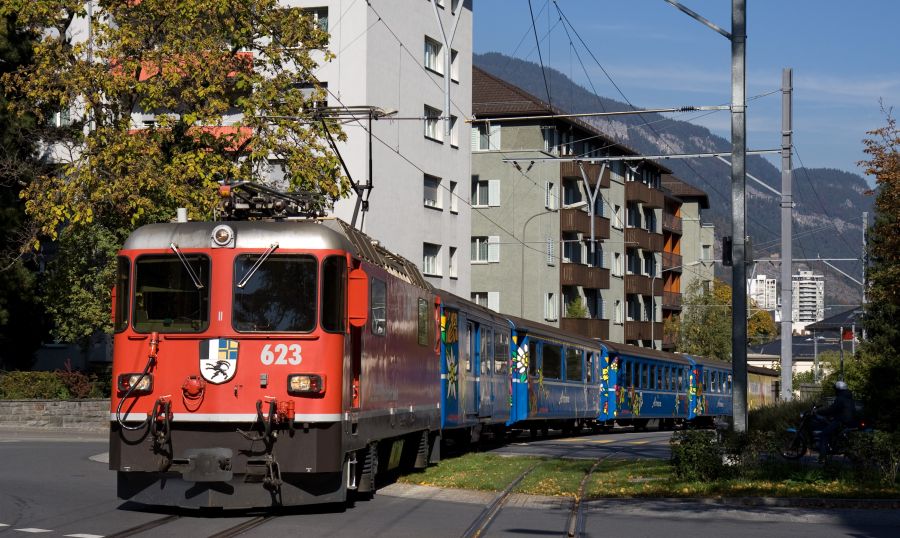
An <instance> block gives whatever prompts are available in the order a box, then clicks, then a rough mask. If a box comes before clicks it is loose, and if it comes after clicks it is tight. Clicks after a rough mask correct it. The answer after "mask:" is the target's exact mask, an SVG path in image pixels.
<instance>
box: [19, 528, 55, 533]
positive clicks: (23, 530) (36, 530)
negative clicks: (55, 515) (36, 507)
mask: <svg viewBox="0 0 900 538" xmlns="http://www.w3.org/2000/svg"><path fill="white" fill-rule="evenodd" d="M13 530H14V531H19V532H30V533H32V534H40V533H42V532H53V531H52V530H50V529H35V528H33V527H28V528H25V529H13Z"/></svg>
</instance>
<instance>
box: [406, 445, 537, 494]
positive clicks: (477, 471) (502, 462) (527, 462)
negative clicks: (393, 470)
mask: <svg viewBox="0 0 900 538" xmlns="http://www.w3.org/2000/svg"><path fill="white" fill-rule="evenodd" d="M539 460H540V458H529V457H505V456H496V455H493V454H486V453H473V454H466V455H464V456H460V457H458V458H449V459H445V460H443V461H441V462H440V463H439V464H437V465H432V466H430V467H428V469H425V470H424V471H423V472H419V473H414V474H409V475H405V476H401V477H400V478H399V480H398V482H404V483H407V484H419V485H422V486H437V487H441V488H461V489H477V490H485V491H500V490H502V489H504V488H505V487H506V486H508V485H509V483H510V482H512V481H513V480H514V479H515V478H516V477H517V476H519V475H520V474H522V472H523V471H525V469H527V468H529V467H531V466H532V465H534V464H535V463H536V462H538V461H539Z"/></svg>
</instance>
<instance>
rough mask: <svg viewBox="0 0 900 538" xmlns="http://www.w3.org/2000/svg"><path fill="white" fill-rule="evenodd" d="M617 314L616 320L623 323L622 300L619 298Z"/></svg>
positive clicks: (617, 300)
mask: <svg viewBox="0 0 900 538" xmlns="http://www.w3.org/2000/svg"><path fill="white" fill-rule="evenodd" d="M615 316H616V318H615V320H614V322H615V323H618V324H619V325H621V324H622V301H620V300H619V299H616V311H615Z"/></svg>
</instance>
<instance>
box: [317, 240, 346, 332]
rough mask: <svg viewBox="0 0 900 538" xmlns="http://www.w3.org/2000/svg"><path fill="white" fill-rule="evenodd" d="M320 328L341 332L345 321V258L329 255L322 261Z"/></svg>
mask: <svg viewBox="0 0 900 538" xmlns="http://www.w3.org/2000/svg"><path fill="white" fill-rule="evenodd" d="M321 302H322V329H324V330H326V331H329V332H337V333H343V332H344V330H345V324H346V321H347V259H346V258H344V257H343V256H329V257H327V258H325V261H323V262H322V301H321Z"/></svg>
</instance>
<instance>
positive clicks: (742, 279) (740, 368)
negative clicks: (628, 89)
mask: <svg viewBox="0 0 900 538" xmlns="http://www.w3.org/2000/svg"><path fill="white" fill-rule="evenodd" d="M746 49H747V2H746V0H732V1H731V237H732V238H733V243H732V245H733V246H732V252H731V257H732V260H734V265H732V267H731V282H732V290H733V291H732V299H731V301H732V309H731V311H732V318H731V370H732V376H734V377H733V381H734V385H733V386H734V390H733V393H732V405H733V416H734V431H736V432H739V433H742V432H745V431H747V278H746V275H747V266H746V265H744V245H745V241H746V239H747V223H746V214H745V203H746V200H745V190H746V183H747V178H746V176H745V175H744V174H745V171H746V161H747V154H746V153H747V122H746V114H747V88H746V74H747V63H746V60H747V50H746Z"/></svg>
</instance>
